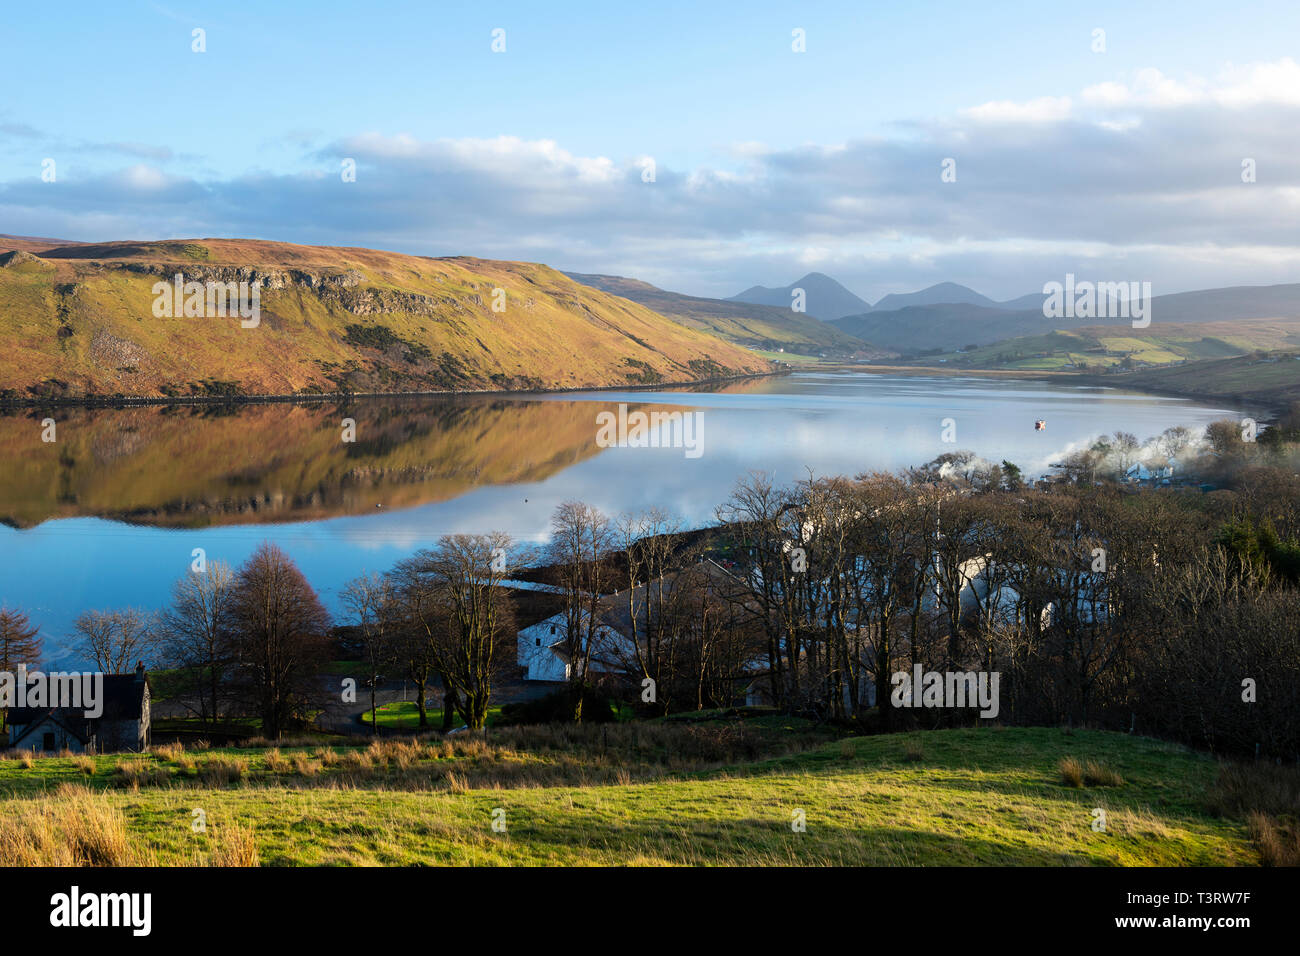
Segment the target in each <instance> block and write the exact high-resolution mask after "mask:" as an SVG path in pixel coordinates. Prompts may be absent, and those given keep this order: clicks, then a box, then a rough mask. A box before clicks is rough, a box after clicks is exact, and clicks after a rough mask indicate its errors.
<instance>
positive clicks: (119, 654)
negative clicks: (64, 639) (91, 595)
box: [73, 608, 158, 674]
mask: <svg viewBox="0 0 1300 956" xmlns="http://www.w3.org/2000/svg"><path fill="white" fill-rule="evenodd" d="M73 628H74V629H75V630H76V632H77V634H78V635H79V637H80V641H79V647H78V649H79V650H80V651H81V652H82V653H83V654H85V655H86V657H88V658H90V659H91V660H93V661H94V662H95V667H96V668H98V669H99V670H101V671H103V672H104V673H105V674H125V673H127V672H128V671H130V670H131V669H132V668H133V665H134V663H135V662H137V661H145V660H146V659H147V658H150V657H151V656H152V655H153V654H154V652H155V651H156V649H157V638H158V624H157V621H156V620H155V618H154V616H153V615H151V614H149V613H148V612H146V611H142V610H139V609H138V608H126V609H125V610H122V611H84V612H83V613H81V614H80V615H78V616H77V619H76V621H75V622H74V623H73Z"/></svg>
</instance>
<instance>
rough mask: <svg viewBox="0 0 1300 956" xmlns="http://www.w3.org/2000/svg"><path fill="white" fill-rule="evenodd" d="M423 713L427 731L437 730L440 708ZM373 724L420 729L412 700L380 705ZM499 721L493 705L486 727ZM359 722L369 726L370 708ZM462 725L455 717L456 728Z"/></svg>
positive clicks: (489, 710)
mask: <svg viewBox="0 0 1300 956" xmlns="http://www.w3.org/2000/svg"><path fill="white" fill-rule="evenodd" d="M425 713H426V714H427V715H428V718H429V726H428V728H426V729H428V730H437V729H438V728H439V727H441V726H442V708H441V707H428V706H426V707H425ZM375 718H376V720H375V722H376V723H377V724H378V725H379V726H380V727H381V728H383V729H385V730H410V731H415V730H419V728H420V711H419V708H418V707H416V704H415V701H413V700H396V701H393V702H392V703H391V704H381V705H380V706H379V707H378V708H377V709H376V711H375ZM500 719H501V707H500V705H495V706H492V707H489V708H488V713H487V725H488V726H489V727H491V726H492V725H493V724H495V723H496V722H497V721H498V720H500ZM361 722H362V723H364V724H366V726H369V725H370V708H369V707H367V708H366V712H365V713H364V714H362V715H361ZM462 724H464V721H463V720H461V719H460V717H459V716H457V717H456V726H457V727H459V726H461V725H462Z"/></svg>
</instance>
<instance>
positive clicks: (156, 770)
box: [113, 759, 171, 790]
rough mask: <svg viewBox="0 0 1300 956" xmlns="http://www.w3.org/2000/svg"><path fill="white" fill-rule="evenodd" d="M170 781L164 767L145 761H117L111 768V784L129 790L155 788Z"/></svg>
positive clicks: (167, 771)
mask: <svg viewBox="0 0 1300 956" xmlns="http://www.w3.org/2000/svg"><path fill="white" fill-rule="evenodd" d="M170 779H171V771H169V770H168V769H167V768H166V767H160V766H158V765H157V764H153V763H148V762H147V761H145V760H138V759H136V760H119V761H118V762H117V764H116V765H115V766H114V767H113V784H114V785H115V786H118V787H126V788H128V789H130V790H139V789H140V788H141V787H157V786H160V785H162V784H164V783H166V782H167V781H168V780H170Z"/></svg>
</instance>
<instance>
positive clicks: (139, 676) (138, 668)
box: [135, 661, 144, 682]
mask: <svg viewBox="0 0 1300 956" xmlns="http://www.w3.org/2000/svg"><path fill="white" fill-rule="evenodd" d="M135 679H136V681H137V682H140V681H143V680H144V661H138V662H137V663H136V665H135Z"/></svg>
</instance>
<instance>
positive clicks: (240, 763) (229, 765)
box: [198, 757, 248, 787]
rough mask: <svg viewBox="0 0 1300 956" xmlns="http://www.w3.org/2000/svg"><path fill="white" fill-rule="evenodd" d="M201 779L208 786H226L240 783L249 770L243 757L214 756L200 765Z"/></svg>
mask: <svg viewBox="0 0 1300 956" xmlns="http://www.w3.org/2000/svg"><path fill="white" fill-rule="evenodd" d="M198 769H199V780H201V781H202V782H203V785H204V786H207V787H224V786H227V785H229V784H232V783H238V782H239V781H240V780H242V779H243V777H244V774H245V773H247V771H248V761H247V760H246V759H244V758H243V757H212V758H209V759H208V760H206V761H204V762H203V763H202V764H200V765H199V768H198Z"/></svg>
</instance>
